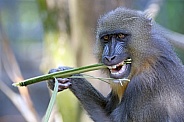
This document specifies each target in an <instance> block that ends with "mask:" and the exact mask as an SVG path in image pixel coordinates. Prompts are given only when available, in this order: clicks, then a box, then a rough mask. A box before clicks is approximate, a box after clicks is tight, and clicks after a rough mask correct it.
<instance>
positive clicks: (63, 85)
mask: <svg viewBox="0 0 184 122" xmlns="http://www.w3.org/2000/svg"><path fill="white" fill-rule="evenodd" d="M68 69H71V68H69V67H65V66H61V67H58V68H57V69H51V70H50V71H49V74H50V73H54V72H58V71H63V70H68ZM57 80H58V85H59V86H58V92H60V91H63V90H64V89H67V88H69V86H71V82H70V81H71V79H68V78H57ZM47 84H48V87H49V88H50V89H51V90H53V89H54V85H55V80H54V79H52V80H48V82H47Z"/></svg>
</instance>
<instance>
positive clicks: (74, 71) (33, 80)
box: [12, 64, 107, 87]
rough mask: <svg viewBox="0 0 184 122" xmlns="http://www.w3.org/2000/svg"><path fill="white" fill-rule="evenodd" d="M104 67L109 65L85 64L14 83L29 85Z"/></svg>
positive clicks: (16, 84) (15, 84) (14, 84)
mask: <svg viewBox="0 0 184 122" xmlns="http://www.w3.org/2000/svg"><path fill="white" fill-rule="evenodd" d="M104 68H107V66H105V65H103V64H93V65H89V66H84V67H79V68H74V69H69V70H65V71H59V72H54V73H51V74H46V75H41V76H37V77H33V78H30V79H27V80H24V81H22V82H19V83H13V84H12V85H13V86H17V87H18V86H27V85H31V84H34V83H38V82H41V81H44V80H49V79H53V78H65V77H70V76H71V75H74V74H79V73H84V72H89V71H93V70H99V69H104Z"/></svg>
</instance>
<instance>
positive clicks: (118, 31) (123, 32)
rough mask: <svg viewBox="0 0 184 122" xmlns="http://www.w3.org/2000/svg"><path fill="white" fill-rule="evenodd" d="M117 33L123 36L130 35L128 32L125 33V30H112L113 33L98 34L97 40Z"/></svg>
mask: <svg viewBox="0 0 184 122" xmlns="http://www.w3.org/2000/svg"><path fill="white" fill-rule="evenodd" d="M118 33H122V34H124V35H130V32H128V31H125V30H113V31H109V30H107V31H104V32H101V33H100V34H99V38H102V37H103V36H106V35H113V34H118Z"/></svg>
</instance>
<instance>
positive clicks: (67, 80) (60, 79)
mask: <svg viewBox="0 0 184 122" xmlns="http://www.w3.org/2000/svg"><path fill="white" fill-rule="evenodd" d="M57 80H58V82H59V83H62V84H64V83H67V82H70V79H68V78H57Z"/></svg>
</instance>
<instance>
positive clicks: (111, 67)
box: [108, 65, 117, 69]
mask: <svg viewBox="0 0 184 122" xmlns="http://www.w3.org/2000/svg"><path fill="white" fill-rule="evenodd" d="M116 67H117V65H113V66H108V68H109V69H116Z"/></svg>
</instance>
